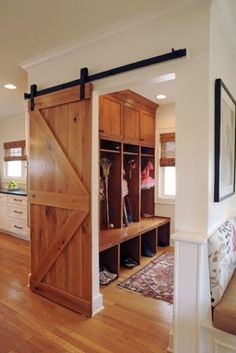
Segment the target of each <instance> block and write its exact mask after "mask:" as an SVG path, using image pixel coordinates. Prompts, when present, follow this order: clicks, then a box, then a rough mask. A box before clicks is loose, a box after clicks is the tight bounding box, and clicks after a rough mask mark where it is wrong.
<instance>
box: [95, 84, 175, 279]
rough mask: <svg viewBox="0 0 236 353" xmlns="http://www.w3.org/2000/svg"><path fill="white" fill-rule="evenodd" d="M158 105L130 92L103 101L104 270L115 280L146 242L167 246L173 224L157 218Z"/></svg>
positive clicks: (101, 248)
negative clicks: (156, 157) (156, 144)
mask: <svg viewBox="0 0 236 353" xmlns="http://www.w3.org/2000/svg"><path fill="white" fill-rule="evenodd" d="M157 107H158V105H157V104H155V103H153V102H151V101H149V100H148V99H146V98H144V97H141V96H139V95H138V94H136V93H134V92H131V91H129V90H126V91H122V92H115V93H112V94H109V95H104V96H101V97H100V114H99V119H100V126H99V135H100V152H99V153H100V156H99V157H100V238H99V242H100V244H99V251H100V268H102V267H106V268H107V269H108V270H109V271H111V272H113V273H116V274H117V276H119V271H120V266H121V265H122V263H123V262H124V260H125V259H126V260H127V259H129V258H131V259H132V260H134V261H135V262H136V263H137V264H140V262H141V251H142V246H144V245H145V244H146V245H147V246H148V247H149V248H150V250H151V251H152V252H153V254H155V253H156V251H157V246H158V238H160V239H159V242H160V245H169V223H170V220H169V218H165V217H155V215H154V209H155V208H154V196H155V115H156V109H157ZM113 120H114V121H113ZM107 125H109V126H108V127H107ZM159 229H160V230H159Z"/></svg>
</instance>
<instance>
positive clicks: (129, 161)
mask: <svg viewBox="0 0 236 353" xmlns="http://www.w3.org/2000/svg"><path fill="white" fill-rule="evenodd" d="M139 150H140V147H139V146H136V145H130V144H124V147H123V178H124V179H125V181H126V182H127V186H128V195H126V196H124V199H123V202H124V203H125V207H126V209H127V212H128V215H129V217H128V218H129V219H128V221H129V222H130V223H131V222H139V220H140V192H139V190H140V157H139ZM123 182H124V181H123Z"/></svg>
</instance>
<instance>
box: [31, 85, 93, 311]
mask: <svg viewBox="0 0 236 353" xmlns="http://www.w3.org/2000/svg"><path fill="white" fill-rule="evenodd" d="M90 182H91V86H90V85H86V88H85V100H82V101H80V86H76V87H73V88H67V89H64V90H61V91H58V92H54V93H50V94H45V95H42V96H38V97H36V98H35V106H34V110H33V111H31V112H30V163H29V189H30V190H29V202H30V225H31V278H30V287H31V289H32V290H33V291H34V292H36V293H38V294H40V295H42V296H44V297H47V298H49V299H51V300H53V301H55V302H57V303H60V304H62V305H64V306H66V307H68V308H70V309H73V310H75V311H77V312H79V313H83V314H85V315H87V316H90V315H91V301H92V299H91V297H92V294H91V292H92V284H91V281H92V274H91V271H92V265H91V263H92V253H91V217H90V189H91V188H90Z"/></svg>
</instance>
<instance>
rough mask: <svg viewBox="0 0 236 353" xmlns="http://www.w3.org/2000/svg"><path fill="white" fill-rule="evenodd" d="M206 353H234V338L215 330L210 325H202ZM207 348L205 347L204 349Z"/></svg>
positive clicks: (235, 341) (235, 351)
mask: <svg viewBox="0 0 236 353" xmlns="http://www.w3.org/2000/svg"><path fill="white" fill-rule="evenodd" d="M203 327H204V329H205V331H206V332H205V337H206V342H205V344H203V346H205V351H206V352H207V353H236V336H235V335H231V334H229V333H227V332H224V331H221V330H218V329H216V328H215V327H213V326H212V324H210V323H204V324H203ZM206 346H207V347H206Z"/></svg>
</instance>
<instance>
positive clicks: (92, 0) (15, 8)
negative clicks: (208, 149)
mask: <svg viewBox="0 0 236 353" xmlns="http://www.w3.org/2000/svg"><path fill="white" fill-rule="evenodd" d="M197 1H198V0H128V1H127V0H119V1H117V0H99V1H96V0H86V1H85V0H66V1H64V0H40V1H38V0H20V1H19V0H7V1H4V0H0V51H1V57H0V118H2V117H11V116H15V115H19V114H22V113H23V112H24V100H23V93H24V92H25V91H27V88H26V87H27V75H26V73H25V71H24V70H23V69H22V68H21V66H20V65H21V64H22V63H23V62H26V61H28V60H29V59H31V58H33V57H35V56H38V55H39V54H42V53H44V52H47V51H49V50H52V49H53V48H56V47H60V46H63V45H65V44H68V43H69V42H72V41H74V40H77V39H79V38H82V37H84V36H86V35H88V34H92V33H95V32H97V31H99V30H102V29H104V28H105V27H107V26H110V25H114V24H118V23H122V22H123V21H125V20H127V19H128V18H130V17H133V18H135V17H138V16H139V15H141V14H144V13H147V14H149V13H151V12H152V11H154V9H155V10H156V9H157V8H158V9H159V10H160V9H161V8H163V7H164V6H167V5H170V4H172V3H176V2H178V3H182V4H183V3H194V2H197ZM214 1H216V3H219V4H220V0H214ZM227 2H228V3H229V4H230V6H232V11H233V13H234V15H235V19H236V8H235V7H236V6H235V4H236V1H235V0H227ZM219 6H220V5H219ZM230 10H231V7H229V8H228V9H227V12H228V13H229V12H230ZM225 15H227V13H225ZM235 23H236V20H235ZM231 27H232V25H231ZM233 41H234V42H235V37H234V38H233ZM235 45H236V44H235ZM9 82H10V83H14V84H15V85H16V86H17V90H7V89H5V88H3V85H4V84H6V83H9ZM172 83H173V81H172V82H171V81H169V82H167V83H166V87H165V84H164V83H161V85H162V88H163V89H166V90H167V88H168V85H169V86H170V87H171V84H172ZM155 86H156V84H155ZM170 89H172V93H173V94H174V90H173V87H172V88H170ZM139 93H140V94H141V92H139ZM161 93H162V92H161ZM150 94H152V96H153V93H150Z"/></svg>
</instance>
